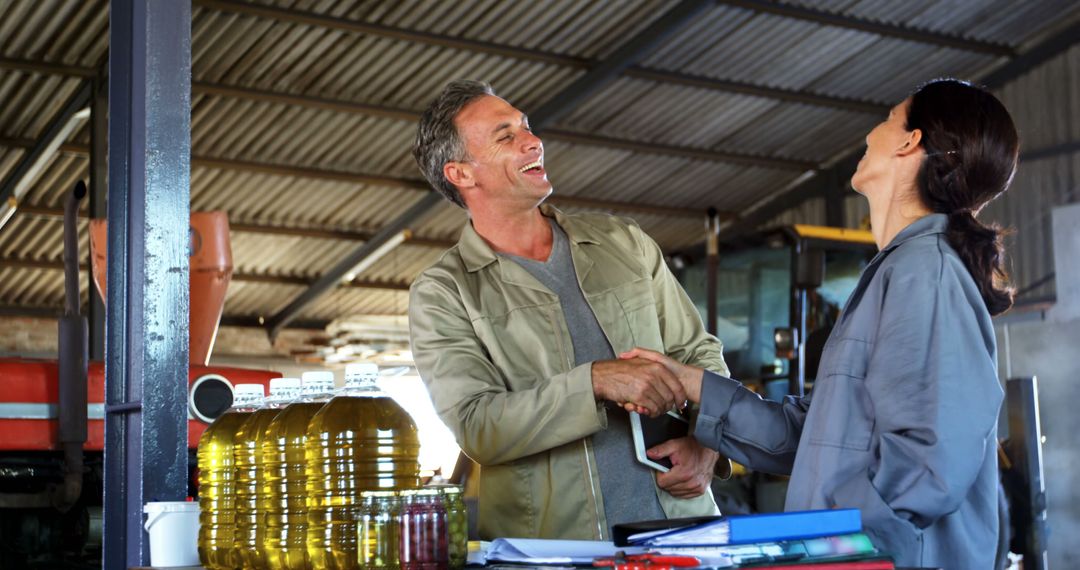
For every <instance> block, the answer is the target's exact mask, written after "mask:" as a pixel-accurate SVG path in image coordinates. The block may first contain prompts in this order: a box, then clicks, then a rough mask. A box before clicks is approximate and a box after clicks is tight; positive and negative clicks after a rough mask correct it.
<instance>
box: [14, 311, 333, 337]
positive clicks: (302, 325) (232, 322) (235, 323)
mask: <svg viewBox="0 0 1080 570" xmlns="http://www.w3.org/2000/svg"><path fill="white" fill-rule="evenodd" d="M63 312H64V308H63V307H60V306H56V307H41V306H36V307H30V306H26V305H0V317H29V318H36V319H57V318H59V317H60V315H61V314H62V313H63ZM220 324H221V326H223V327H243V328H262V326H263V324H262V322H261V319H260V318H259V317H254V316H250V315H222V316H221V323H220ZM328 326H330V321H320V320H305V321H293V322H292V323H290V324H289V327H288V328H290V329H294V330H318V331H324V330H326V327H328Z"/></svg>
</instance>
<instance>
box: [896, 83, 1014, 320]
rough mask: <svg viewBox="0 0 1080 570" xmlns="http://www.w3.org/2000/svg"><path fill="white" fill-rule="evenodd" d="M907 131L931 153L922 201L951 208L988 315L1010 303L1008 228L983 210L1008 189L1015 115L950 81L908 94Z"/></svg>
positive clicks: (958, 243) (952, 238) (945, 210)
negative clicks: (987, 218)
mask: <svg viewBox="0 0 1080 570" xmlns="http://www.w3.org/2000/svg"><path fill="white" fill-rule="evenodd" d="M907 129H908V130H909V131H913V130H915V129H919V130H920V131H922V139H921V141H922V142H921V144H922V146H923V149H924V150H925V151H926V158H925V159H924V160H923V164H922V166H921V167H920V170H919V174H918V178H917V184H918V187H919V194H920V197H921V198H922V200H923V202H924V203H925V204H926V205H927V206H928V207H929V208H930V209H931V210H933V211H934V212H938V213H942V214H948V216H949V229H948V232H947V234H946V235H947V238H948V241H949V245H951V246H952V248H953V249H955V250H956V253H957V254H958V255H959V256H960V259H961V260H963V262H964V265H965V266H966V267H967V270H968V272H969V273H971V277H972V278H973V279H974V280H975V284H976V285H977V286H978V288H979V292H980V293H981V294H982V298H983V301H984V302H985V303H986V308H987V309H988V310H989V312H990V314H991V315H997V314H999V313H1002V312H1004V311H1005V310H1007V309H1008V308H1009V307H1011V306H1012V302H1013V288H1012V287H1010V286H1009V284H1008V281H1009V276H1008V271H1007V270H1006V267H1005V249H1004V245H1003V243H1002V236H1003V230H1002V229H1001V228H1000V227H999V226H998V225H997V224H983V223H982V222H980V221H979V220H978V219H977V216H978V213H979V211H980V210H982V208H983V207H984V206H985V205H986V204H988V203H989V202H990V201H991V200H993V199H994V198H996V197H998V196H999V195H1000V194H1001V193H1002V192H1005V190H1007V189H1008V187H1009V184H1010V183H1011V182H1012V178H1013V174H1014V173H1015V172H1016V161H1017V154H1018V152H1019V137H1018V136H1017V134H1016V127H1015V126H1014V125H1013V122H1012V117H1010V116H1009V112H1008V111H1007V110H1006V109H1005V106H1004V105H1002V104H1001V102H1000V101H998V100H997V98H995V97H994V96H993V95H991V94H990V93H989V92H987V91H984V90H982V89H980V88H978V87H975V86H972V85H970V84H968V83H965V82H962V81H957V80H952V79H946V80H937V81H932V82H930V83H927V84H925V85H923V86H922V87H920V88H919V89H917V90H916V91H915V93H914V94H912V96H911V102H910V105H909V107H908V119H907Z"/></svg>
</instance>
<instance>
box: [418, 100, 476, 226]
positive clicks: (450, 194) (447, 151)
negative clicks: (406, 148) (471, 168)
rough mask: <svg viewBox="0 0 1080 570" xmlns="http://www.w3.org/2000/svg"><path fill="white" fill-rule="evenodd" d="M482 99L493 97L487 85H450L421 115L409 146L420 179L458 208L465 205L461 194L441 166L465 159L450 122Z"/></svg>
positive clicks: (465, 152)
mask: <svg viewBox="0 0 1080 570" xmlns="http://www.w3.org/2000/svg"><path fill="white" fill-rule="evenodd" d="M486 95H492V96H494V95H495V91H494V90H493V89H492V88H491V85H488V84H487V83H484V82H482V81H473V80H471V79H458V80H456V81H451V82H450V83H448V84H447V85H446V87H444V88H443V90H442V93H439V96H438V97H436V98H435V100H434V101H432V102H431V105H428V108H427V110H425V111H424V114H423V115H421V117H420V125H419V126H418V127H417V129H416V141H415V142H414V143H413V157H414V158H416V164H417V165H418V166H419V167H420V172H422V173H423V174H424V178H427V181H428V182H429V183H430V184H431V185H432V187H434V188H435V189H436V190H438V191H439V193H440V194H442V195H443V196H445V197H446V199H447V200H450V201H451V202H453V203H455V204H457V205H458V206H461V207H462V208H464V207H465V201H464V200H462V199H461V192H458V189H457V187H455V186H454V185H453V184H451V183H450V181H449V180H447V179H446V176H445V175H444V174H443V166H445V165H446V163H448V162H460V161H464V160H467V159H468V158H469V155H468V152H467V151H466V149H465V141H464V140H462V138H461V135H460V134H459V133H458V130H457V126H456V125H455V124H454V118H455V117H457V115H458V113H460V112H461V110H462V109H464V108H465V106H466V105H468V104H469V103H472V102H473V101H475V100H477V99H479V98H481V97H484V96H486Z"/></svg>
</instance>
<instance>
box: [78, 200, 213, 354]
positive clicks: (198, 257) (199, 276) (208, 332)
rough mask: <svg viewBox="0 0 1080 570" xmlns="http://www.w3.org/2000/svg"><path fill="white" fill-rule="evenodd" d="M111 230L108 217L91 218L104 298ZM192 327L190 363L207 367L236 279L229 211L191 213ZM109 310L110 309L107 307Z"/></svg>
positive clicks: (96, 267) (94, 268) (98, 279)
mask: <svg viewBox="0 0 1080 570" xmlns="http://www.w3.org/2000/svg"><path fill="white" fill-rule="evenodd" d="M108 242H109V240H108V230H107V224H106V222H105V220H90V254H91V260H92V262H91V270H92V271H93V274H94V283H96V284H97V290H98V293H99V294H100V295H101V298H102V299H107V298H108V297H107V296H106V295H105V291H106V288H105V275H106V274H107V273H108V269H107V267H108V266H107V265H106V263H105V260H106V251H107V244H108ZM190 251H191V272H190V273H191V293H190V295H191V326H190V331H191V332H190V335H191V336H190V342H189V347H190V362H191V363H192V364H199V365H202V366H206V365H207V364H209V362H210V353H211V352H212V351H213V350H214V339H215V338H216V337H217V331H218V323H219V322H220V321H221V312H222V310H223V309H224V308H225V292H226V291H227V290H228V289H229V281H231V280H232V271H233V265H232V248H231V247H230V246H229V217H228V215H227V214H226V213H225V212H195V213H192V214H191V247H190ZM106 310H107V308H106Z"/></svg>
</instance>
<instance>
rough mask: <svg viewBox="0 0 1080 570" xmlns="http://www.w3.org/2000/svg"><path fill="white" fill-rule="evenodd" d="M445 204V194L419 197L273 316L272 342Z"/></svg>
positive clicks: (269, 325) (268, 322)
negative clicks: (290, 324)
mask: <svg viewBox="0 0 1080 570" xmlns="http://www.w3.org/2000/svg"><path fill="white" fill-rule="evenodd" d="M442 201H443V197H442V195H441V194H438V193H435V192H431V193H429V194H427V195H425V196H424V197H422V198H420V200H419V201H418V202H416V203H415V204H413V205H412V206H411V207H410V208H409V209H408V210H406V211H405V212H404V213H403V214H401V215H400V216H398V217H397V218H395V219H394V220H393V221H391V222H390V223H389V224H387V225H386V226H384V227H383V228H382V229H380V230H379V232H378V233H376V234H375V235H374V236H372V238H371V239H370V240H368V241H366V242H364V245H362V246H360V247H359V248H357V249H356V250H355V251H353V252H352V253H350V254H349V255H347V256H345V258H344V259H342V260H341V261H339V262H338V263H337V264H336V265H334V266H333V267H332V268H330V270H329V271H327V272H326V273H324V274H323V275H321V276H320V277H319V278H318V279H316V280H315V282H314V283H312V284H311V285H310V286H308V288H307V289H306V290H305V291H304V292H303V293H300V295H298V296H297V297H296V298H294V299H293V300H292V301H290V302H289V304H288V305H286V306H285V308H284V309H282V310H280V311H278V312H277V313H276V314H275V315H274V316H272V317H270V318H269V319H267V320H266V332H267V333H268V334H269V335H270V339H271V340H273V339H274V338H276V337H277V335H278V333H280V332H281V330H282V329H284V328H285V327H286V326H287V325H288V324H289V322H290V321H292V320H293V319H295V318H296V317H297V316H299V315H300V312H301V311H303V310H304V309H305V308H307V307H308V306H309V305H311V304H312V303H314V302H315V301H317V300H318V299H319V298H320V297H322V296H323V295H325V294H327V293H329V292H330V291H332V290H333V289H334V288H336V287H338V286H339V285H341V282H342V279H343V278H344V277H345V276H346V275H348V274H349V273H350V272H351V271H353V270H354V268H355V267H357V266H358V265H359V264H361V263H363V262H364V261H365V260H367V259H369V258H370V257H371V256H373V255H375V254H376V252H377V251H379V250H380V248H382V246H383V245H384V244H387V243H389V242H390V241H391V240H392V239H393V238H394V237H395V236H397V235H398V234H401V233H402V232H405V231H407V230H408V227H409V225H411V224H414V223H416V222H417V221H418V220H419V219H421V218H423V217H424V216H425V215H427V214H428V213H429V212H430V211H431V210H432V209H433V208H434V207H435V206H436V205H437V204H441V203H442ZM349 281H352V279H349Z"/></svg>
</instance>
